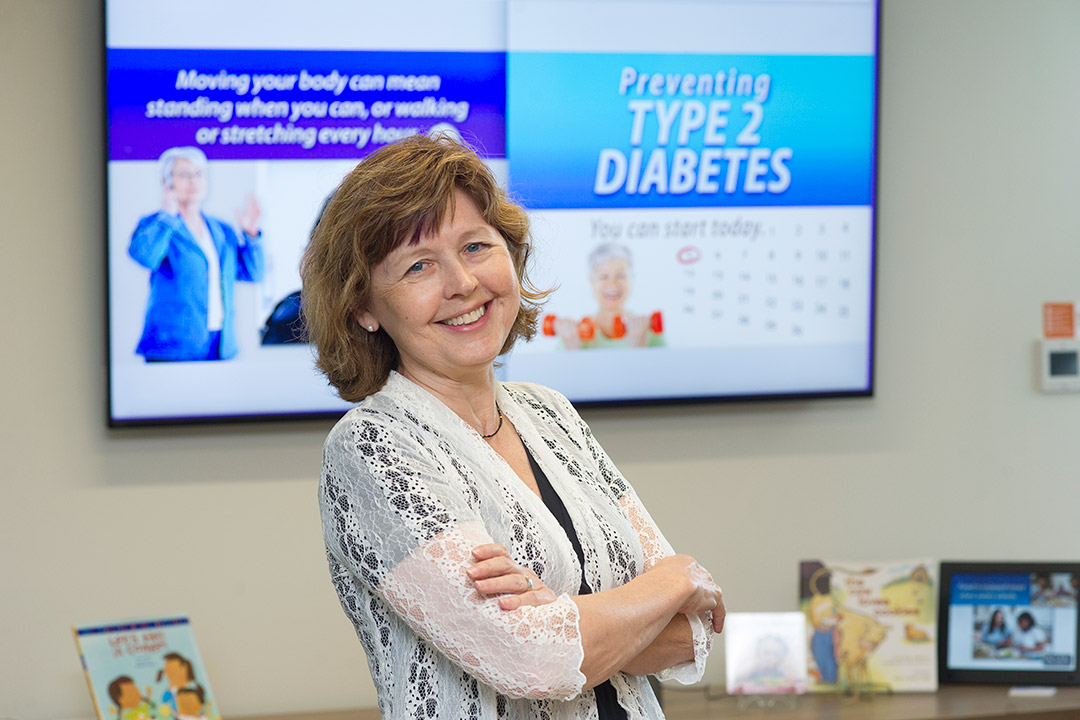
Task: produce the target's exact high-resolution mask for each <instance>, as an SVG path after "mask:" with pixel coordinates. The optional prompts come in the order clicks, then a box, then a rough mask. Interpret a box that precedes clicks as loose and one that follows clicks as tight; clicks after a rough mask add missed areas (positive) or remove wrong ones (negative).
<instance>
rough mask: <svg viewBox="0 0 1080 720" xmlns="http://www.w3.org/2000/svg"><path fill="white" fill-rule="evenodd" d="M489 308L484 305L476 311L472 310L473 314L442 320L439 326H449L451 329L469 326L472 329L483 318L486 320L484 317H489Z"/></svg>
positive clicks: (468, 313)
mask: <svg viewBox="0 0 1080 720" xmlns="http://www.w3.org/2000/svg"><path fill="white" fill-rule="evenodd" d="M487 307H488V304H487V303H484V304H483V305H481V306H480V307H478V308H476V309H475V310H472V311H471V312H467V313H465V314H464V315H458V316H457V317H455V318H450V319H449V320H440V321H439V324H440V325H449V326H450V327H465V326H468V327H470V328H471V327H472V326H474V325H475V324H476V323H477V322H478V321H479V320H480V319H481V318H484V317H486V316H487Z"/></svg>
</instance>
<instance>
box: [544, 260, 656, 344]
mask: <svg viewBox="0 0 1080 720" xmlns="http://www.w3.org/2000/svg"><path fill="white" fill-rule="evenodd" d="M633 279H634V260H633V256H632V255H631V254H630V248H628V247H626V246H625V245H621V244H619V243H602V244H601V245H598V246H596V247H595V248H594V249H593V251H592V252H591V253H589V285H590V287H591V288H592V293H593V297H594V298H595V299H596V313H595V314H594V315H587V316H586V317H584V318H582V319H581V320H574V319H571V318H565V317H550V316H549V318H550V319H549V320H547V322H551V323H552V324H553V327H552V330H553V331H554V333H553V334H555V335H556V336H558V338H559V340H561V341H562V347H563V348H564V349H566V350H582V349H593V348H636V347H663V345H664V344H665V343H664V334H663V332H664V331H663V325H662V320H661V317H660V313H659V312H655V313H653V314H652V315H651V316H646V315H637V314H634V313H631V312H630V311H629V310H628V309H627V307H626V303H627V300H628V299H629V297H630V290H631V287H632V286H633Z"/></svg>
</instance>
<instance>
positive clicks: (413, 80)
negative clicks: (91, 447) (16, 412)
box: [106, 0, 506, 423]
mask: <svg viewBox="0 0 1080 720" xmlns="http://www.w3.org/2000/svg"><path fill="white" fill-rule="evenodd" d="M272 5H273V3H270V4H269V6H268V4H267V3H263V2H254V1H253V0H242V1H233V2H229V3H227V4H222V3H215V2H209V1H207V0H195V1H193V2H185V3H182V4H176V5H162V4H160V3H145V2H141V0H123V1H121V2H118V1H115V0H110V1H109V2H107V3H106V28H107V30H106V45H107V47H106V57H107V83H108V85H107V88H108V92H107V113H108V128H109V130H108V216H109V233H108V268H109V303H110V306H109V311H110V319H109V333H110V407H111V416H110V420H111V421H112V422H114V423H127V422H143V421H155V420H176V419H197V418H214V417H238V416H265V415H294V414H310V413H332V412H338V411H343V410H344V409H346V408H347V404H346V403H344V402H343V401H341V400H340V399H339V398H337V397H336V396H335V394H334V392H333V389H332V388H330V387H329V386H328V385H327V383H326V380H325V378H324V377H323V376H322V375H321V374H319V373H318V372H317V370H316V368H315V366H314V363H313V355H312V350H311V348H310V347H309V346H308V345H307V344H306V343H304V342H290V341H293V340H298V339H300V338H298V337H297V334H296V333H295V332H294V328H295V321H296V317H297V315H296V313H297V310H298V307H299V301H298V292H299V290H300V277H299V270H298V267H299V260H300V257H301V254H302V253H303V250H304V247H305V246H306V243H307V239H308V237H309V235H310V232H311V229H312V226H313V225H314V223H315V220H316V218H317V217H318V213H319V211H320V209H321V207H322V205H323V203H324V201H325V200H326V198H327V196H328V195H329V194H330V193H331V192H332V191H333V189H334V187H336V185H337V184H338V182H340V180H341V178H342V177H343V176H344V175H345V174H346V173H347V172H348V171H349V170H351V169H352V168H353V167H354V166H355V165H356V163H357V161H358V160H360V159H361V158H363V157H364V156H366V155H367V154H368V153H370V152H371V151H373V150H374V149H376V148H378V147H380V146H382V145H385V144H387V143H390V142H394V141H395V140H398V139H401V138H403V137H407V136H409V135H413V134H416V133H424V132H431V131H433V130H435V131H444V132H448V133H450V134H453V135H456V136H458V137H460V138H462V139H463V140H465V141H466V142H468V143H469V144H470V145H472V146H473V147H474V148H476V149H477V150H478V152H480V153H481V155H482V156H483V157H485V159H486V160H487V161H488V162H489V163H490V164H491V166H492V168H493V170H494V171H495V172H496V175H497V176H498V177H500V179H502V181H503V182H505V173H506V170H505V167H506V160H505V157H506V138H505V128H506V118H505V116H506V55H505V12H504V4H503V3H500V2H491V1H486V0H485V1H480V0H467V1H466V2H461V3H456V4H455V5H454V7H453V8H450V7H446V5H445V3H436V2H430V1H423V2H415V1H410V2H403V3H397V4H394V5H393V7H390V6H389V5H387V4H383V6H379V7H376V6H374V5H373V4H370V3H355V2H346V1H343V0H336V1H330V0H317V1H316V2H312V3H309V4H307V5H305V10H304V13H305V16H308V17H325V18H327V22H325V23H296V22H291V21H289V19H288V14H287V13H281V12H274V11H273V8H272V7H271V6H272ZM417 17H423V18H426V19H427V20H429V22H411V21H408V22H407V21H403V18H417ZM206 18H213V21H212V22H208V21H207V20H206ZM177 149H178V150H177ZM170 151H173V153H178V154H177V155H175V157H174V159H173V160H172V161H170V162H169V163H166V162H165V160H164V158H165V156H167V154H168V153H169V152H170ZM176 157H178V158H179V159H175V158H176ZM202 158H205V160H203V159H202ZM192 201H194V202H196V203H197V204H198V206H199V207H198V211H199V212H200V213H201V214H202V215H203V217H205V218H206V225H207V230H208V231H209V233H208V234H209V238H208V239H207V238H197V237H194V236H193V235H192V234H191V233H190V232H188V231H187V230H186V229H185V227H184V224H183V223H181V222H180V221H179V218H178V212H179V210H178V208H179V204H180V203H181V202H192ZM200 243H201V244H200ZM211 244H212V245H213V247H210V245H211ZM208 254H216V255H217V258H218V260H219V262H218V263H213V264H214V265H220V271H219V272H218V273H217V274H216V275H214V276H213V277H212V278H208V266H209V263H208V261H207V259H206V258H207V257H208ZM218 282H220V283H221V288H222V292H221V293H220V295H221V301H220V302H218V303H216V304H215V303H213V302H210V300H209V296H210V295H212V294H211V293H208V290H207V288H208V287H209V286H210V283H213V286H215V287H216V284H217V283H218ZM215 305H216V306H215ZM207 318H209V320H208V319H207ZM196 326H198V327H197V329H193V328H194V327H196ZM208 332H217V333H219V336H218V337H220V351H219V352H218V353H213V352H211V353H208V352H207V350H206V347H208V346H209V345H210V344H211V339H209V338H208V336H207V333H208Z"/></svg>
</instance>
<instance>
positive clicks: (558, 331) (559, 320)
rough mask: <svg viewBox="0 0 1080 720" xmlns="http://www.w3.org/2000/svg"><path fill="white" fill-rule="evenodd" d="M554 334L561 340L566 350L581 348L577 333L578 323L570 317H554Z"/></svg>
mask: <svg viewBox="0 0 1080 720" xmlns="http://www.w3.org/2000/svg"><path fill="white" fill-rule="evenodd" d="M555 335H556V336H558V338H559V339H560V340H562V342H563V347H565V348H566V349H567V350H580V349H581V336H580V335H578V324H577V322H576V321H574V320H571V319H570V318H564V317H556V318H555Z"/></svg>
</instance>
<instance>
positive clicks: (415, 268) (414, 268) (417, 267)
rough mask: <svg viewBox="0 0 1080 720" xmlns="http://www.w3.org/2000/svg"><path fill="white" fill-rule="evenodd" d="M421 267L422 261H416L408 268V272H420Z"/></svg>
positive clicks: (422, 266) (422, 265)
mask: <svg viewBox="0 0 1080 720" xmlns="http://www.w3.org/2000/svg"><path fill="white" fill-rule="evenodd" d="M423 269H424V263H421V262H418V263H416V264H415V265H413V266H412V267H410V268H409V272H411V273H412V272H420V271H421V270H423Z"/></svg>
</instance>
